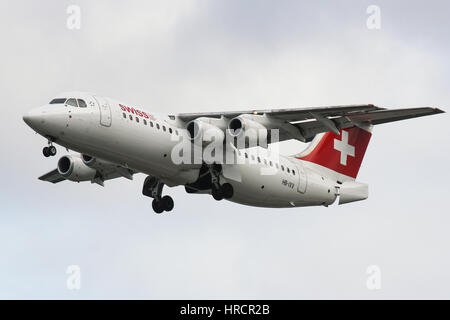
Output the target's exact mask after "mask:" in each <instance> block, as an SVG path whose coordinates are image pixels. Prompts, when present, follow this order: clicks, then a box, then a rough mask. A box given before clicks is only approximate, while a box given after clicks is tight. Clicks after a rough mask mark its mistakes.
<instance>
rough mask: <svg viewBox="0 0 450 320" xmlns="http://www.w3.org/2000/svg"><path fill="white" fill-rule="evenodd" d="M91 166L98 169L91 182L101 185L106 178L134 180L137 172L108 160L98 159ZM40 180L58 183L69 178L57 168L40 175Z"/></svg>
mask: <svg viewBox="0 0 450 320" xmlns="http://www.w3.org/2000/svg"><path fill="white" fill-rule="evenodd" d="M91 167H92V168H93V169H95V170H96V171H97V174H96V176H95V177H94V179H92V180H91V182H92V183H97V184H99V185H101V186H103V182H104V181H106V180H111V179H116V178H120V177H123V178H127V179H129V180H133V174H135V173H136V172H134V171H132V170H130V169H127V168H124V167H121V166H118V165H115V164H113V163H110V162H106V161H97V162H96V163H94V164H93V165H92V166H91ZM39 180H42V181H48V182H51V183H58V182H61V181H64V180H67V179H66V178H64V177H63V176H62V175H61V174H60V173H59V172H58V169H55V170H52V171H50V172H48V173H46V174H44V175H43V176H41V177H39Z"/></svg>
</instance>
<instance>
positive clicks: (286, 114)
mask: <svg viewBox="0 0 450 320" xmlns="http://www.w3.org/2000/svg"><path fill="white" fill-rule="evenodd" d="M380 109H382V108H379V107H376V106H374V105H372V104H366V105H350V106H333V107H319V108H288V109H266V110H257V109H255V110H245V111H226V112H201V113H180V114H178V115H177V116H178V118H180V119H181V120H183V121H186V122H188V121H191V120H194V119H197V118H200V117H209V118H220V117H222V116H224V117H226V118H234V117H237V116H239V115H241V114H254V115H262V114H266V115H269V116H273V117H276V118H278V119H282V120H286V121H289V122H291V121H301V120H307V119H311V118H312V116H311V113H315V114H320V115H322V116H324V117H332V116H339V115H341V116H342V115H344V114H346V113H351V112H361V111H371V110H380Z"/></svg>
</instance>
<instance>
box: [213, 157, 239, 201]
mask: <svg viewBox="0 0 450 320" xmlns="http://www.w3.org/2000/svg"><path fill="white" fill-rule="evenodd" d="M208 169H209V173H210V174H211V195H212V196H213V198H214V199H215V200H217V201H220V200H222V199H230V198H231V197H232V196H233V192H234V191H233V186H232V185H231V184H229V183H228V182H226V183H224V184H223V185H220V184H219V180H220V179H219V176H220V172H221V169H222V167H221V165H219V164H213V165H210V166H209V167H208Z"/></svg>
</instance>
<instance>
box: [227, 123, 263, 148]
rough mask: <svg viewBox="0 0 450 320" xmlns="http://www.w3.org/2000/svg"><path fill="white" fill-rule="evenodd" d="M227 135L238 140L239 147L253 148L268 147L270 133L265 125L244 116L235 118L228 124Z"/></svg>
mask: <svg viewBox="0 0 450 320" xmlns="http://www.w3.org/2000/svg"><path fill="white" fill-rule="evenodd" d="M227 134H229V135H230V136H231V137H232V138H237V139H238V141H237V143H236V145H237V146H238V147H246V148H247V147H251V146H257V145H262V146H264V145H267V143H268V142H269V141H268V139H269V138H270V137H269V131H268V130H267V127H266V126H264V125H263V124H261V123H259V122H256V121H253V120H250V119H248V118H246V117H244V116H238V117H236V118H233V119H231V120H230V122H229V123H228V130H227Z"/></svg>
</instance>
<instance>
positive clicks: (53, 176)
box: [39, 169, 66, 183]
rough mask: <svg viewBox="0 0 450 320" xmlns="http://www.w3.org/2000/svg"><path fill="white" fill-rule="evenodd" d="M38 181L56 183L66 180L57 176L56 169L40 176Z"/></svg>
mask: <svg viewBox="0 0 450 320" xmlns="http://www.w3.org/2000/svg"><path fill="white" fill-rule="evenodd" d="M39 180H42V181H48V182H51V183H58V182H61V181H64V180H66V178H64V177H63V176H62V175H60V174H59V172H58V169H55V170H53V171H50V172H48V173H46V174H44V175H43V176H40V177H39Z"/></svg>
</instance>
